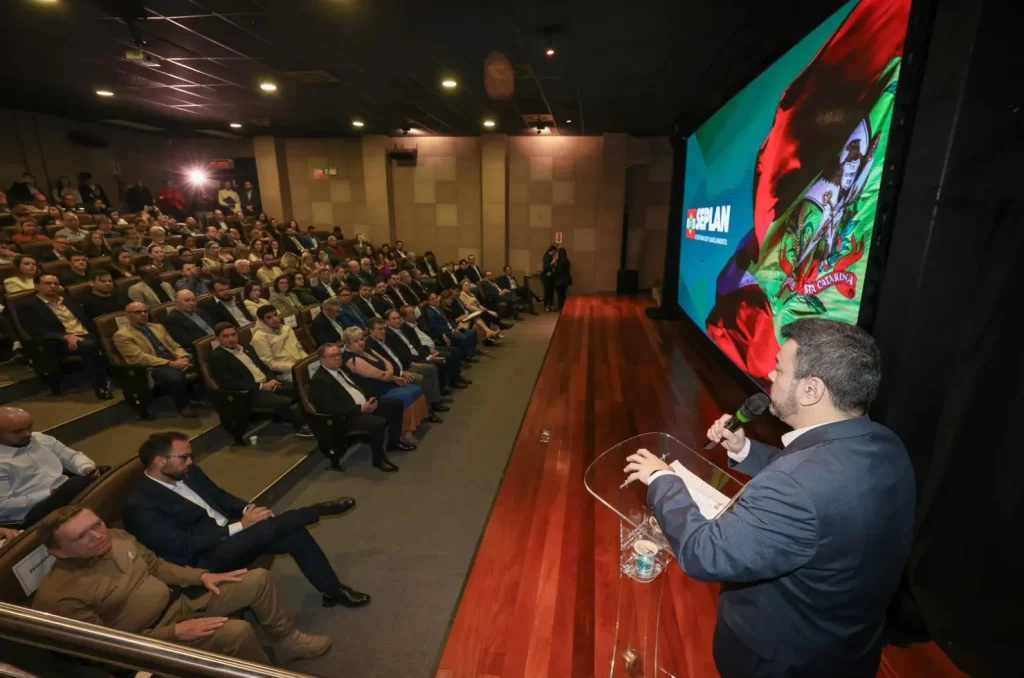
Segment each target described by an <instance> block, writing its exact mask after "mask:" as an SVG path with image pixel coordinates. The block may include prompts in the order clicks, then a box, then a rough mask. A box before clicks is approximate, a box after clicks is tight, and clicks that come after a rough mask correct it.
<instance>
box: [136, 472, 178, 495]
mask: <svg viewBox="0 0 1024 678" xmlns="http://www.w3.org/2000/svg"><path fill="white" fill-rule="evenodd" d="M143 475H144V476H146V477H147V478H149V479H150V480H152V481H153V482H154V483H160V484H161V485H163V486H164V487H166V488H167V489H169V490H172V491H174V489H175V488H176V487H178V483H180V482H181V481H178V480H175V481H174V482H173V483H167V482H164V481H163V480H160V479H159V478H154V477H153V476H151V475H149V474H148V473H143Z"/></svg>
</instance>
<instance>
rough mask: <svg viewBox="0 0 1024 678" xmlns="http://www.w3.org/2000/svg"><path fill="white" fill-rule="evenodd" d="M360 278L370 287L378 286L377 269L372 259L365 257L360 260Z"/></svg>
mask: <svg viewBox="0 0 1024 678" xmlns="http://www.w3.org/2000/svg"><path fill="white" fill-rule="evenodd" d="M359 277H360V279H362V281H363V282H365V283H368V284H369V285H370V286H373V285H376V284H377V268H376V267H375V266H374V265H373V259H372V257H363V258H362V259H360V260H359Z"/></svg>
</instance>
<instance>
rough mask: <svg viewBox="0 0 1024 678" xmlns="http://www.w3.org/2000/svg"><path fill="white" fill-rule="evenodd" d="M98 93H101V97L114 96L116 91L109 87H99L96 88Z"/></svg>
mask: <svg viewBox="0 0 1024 678" xmlns="http://www.w3.org/2000/svg"><path fill="white" fill-rule="evenodd" d="M96 94H99V95H100V96H101V97H112V96H114V93H113V92H111V91H110V90H109V89H98V90H96Z"/></svg>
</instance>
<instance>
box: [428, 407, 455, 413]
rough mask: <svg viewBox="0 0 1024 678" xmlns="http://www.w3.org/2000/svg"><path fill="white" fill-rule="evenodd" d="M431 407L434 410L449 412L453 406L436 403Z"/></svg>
mask: <svg viewBox="0 0 1024 678" xmlns="http://www.w3.org/2000/svg"><path fill="white" fill-rule="evenodd" d="M430 409H431V410H433V411H434V412H448V411H450V410H451V409H452V408H450V407H448V406H447V405H434V406H433V407H432V408H430Z"/></svg>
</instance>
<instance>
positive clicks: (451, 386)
mask: <svg viewBox="0 0 1024 678" xmlns="http://www.w3.org/2000/svg"><path fill="white" fill-rule="evenodd" d="M449 388H457V389H463V388H466V384H464V383H463V382H461V381H456V382H454V383H453V384H451V385H450V386H449Z"/></svg>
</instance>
